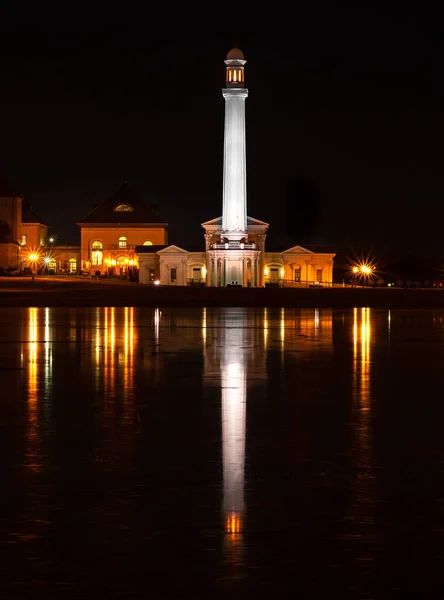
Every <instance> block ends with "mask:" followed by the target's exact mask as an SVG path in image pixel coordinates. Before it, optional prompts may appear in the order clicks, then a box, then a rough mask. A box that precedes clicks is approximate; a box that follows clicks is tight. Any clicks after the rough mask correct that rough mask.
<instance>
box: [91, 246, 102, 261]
mask: <svg viewBox="0 0 444 600" xmlns="http://www.w3.org/2000/svg"><path fill="white" fill-rule="evenodd" d="M102 248H103V244H102V242H98V241H95V242H93V244H92V252H91V263H92V264H93V265H94V266H95V267H98V266H100V265H101V264H102V261H103V252H102Z"/></svg>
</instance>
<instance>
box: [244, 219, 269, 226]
mask: <svg viewBox="0 0 444 600" xmlns="http://www.w3.org/2000/svg"><path fill="white" fill-rule="evenodd" d="M249 226H260V227H270V224H269V223H265V221H259V219H254V218H253V217H247V227H249Z"/></svg>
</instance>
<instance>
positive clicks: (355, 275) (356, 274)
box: [352, 265, 359, 287]
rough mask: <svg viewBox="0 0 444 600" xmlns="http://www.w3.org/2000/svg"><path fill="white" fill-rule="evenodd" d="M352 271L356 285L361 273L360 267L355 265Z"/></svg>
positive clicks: (354, 284) (353, 283) (353, 281)
mask: <svg viewBox="0 0 444 600" xmlns="http://www.w3.org/2000/svg"><path fill="white" fill-rule="evenodd" d="M352 272H353V277H352V285H353V287H356V278H357V276H358V273H359V267H358V266H356V265H355V266H354V267H353V269H352Z"/></svg>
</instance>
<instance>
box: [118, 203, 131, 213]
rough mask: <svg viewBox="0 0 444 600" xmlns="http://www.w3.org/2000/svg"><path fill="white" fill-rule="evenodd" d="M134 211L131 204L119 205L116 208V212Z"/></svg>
mask: <svg viewBox="0 0 444 600" xmlns="http://www.w3.org/2000/svg"><path fill="white" fill-rule="evenodd" d="M133 210H134V209H133V207H132V206H131V204H118V205H117V206H116V207H115V208H114V212H133Z"/></svg>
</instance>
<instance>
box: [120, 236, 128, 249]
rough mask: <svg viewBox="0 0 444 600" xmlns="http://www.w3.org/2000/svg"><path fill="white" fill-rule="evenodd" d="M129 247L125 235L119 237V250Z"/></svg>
mask: <svg viewBox="0 0 444 600" xmlns="http://www.w3.org/2000/svg"><path fill="white" fill-rule="evenodd" d="M127 246H128V240H127V239H126V237H125V236H124V235H122V236H121V237H119V248H126V247H127Z"/></svg>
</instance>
